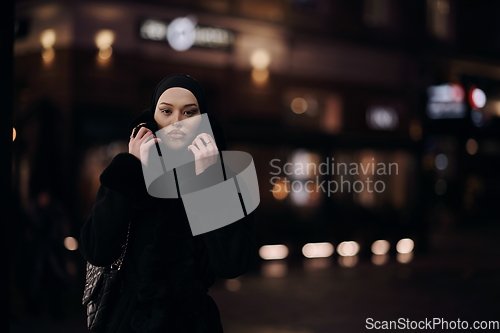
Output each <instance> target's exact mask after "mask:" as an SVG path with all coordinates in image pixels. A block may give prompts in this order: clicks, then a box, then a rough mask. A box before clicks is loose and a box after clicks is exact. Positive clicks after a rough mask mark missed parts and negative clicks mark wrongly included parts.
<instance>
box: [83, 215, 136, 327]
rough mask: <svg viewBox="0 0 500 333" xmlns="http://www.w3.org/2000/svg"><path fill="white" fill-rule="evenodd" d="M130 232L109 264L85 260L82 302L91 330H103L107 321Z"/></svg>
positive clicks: (119, 289)
mask: <svg viewBox="0 0 500 333" xmlns="http://www.w3.org/2000/svg"><path fill="white" fill-rule="evenodd" d="M129 234H130V222H129V224H128V232H127V240H126V241H125V244H123V245H122V252H121V254H120V257H119V258H118V259H117V260H115V262H114V263H113V264H112V265H111V266H106V267H102V266H94V265H92V264H91V263H89V262H88V261H87V274H86V279H85V289H84V291H83V298H82V304H83V305H86V306H87V328H88V329H89V330H90V331H92V332H104V330H105V328H106V324H107V321H108V319H109V317H110V314H111V312H112V309H113V307H114V305H115V302H116V300H117V298H118V296H119V294H120V291H121V283H120V278H119V273H120V269H121V267H122V263H123V259H124V258H125V252H126V251H127V245H128V238H129Z"/></svg>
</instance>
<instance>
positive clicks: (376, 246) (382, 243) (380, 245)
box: [372, 239, 390, 254]
mask: <svg viewBox="0 0 500 333" xmlns="http://www.w3.org/2000/svg"><path fill="white" fill-rule="evenodd" d="M389 248H390V244H389V242H388V241H386V240H383V239H381V240H377V241H375V242H373V244H372V252H373V254H386V253H387V252H388V251H389Z"/></svg>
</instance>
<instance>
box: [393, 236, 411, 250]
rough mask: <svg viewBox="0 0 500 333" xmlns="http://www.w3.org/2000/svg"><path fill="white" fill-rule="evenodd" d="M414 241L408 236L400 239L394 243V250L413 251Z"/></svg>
mask: <svg viewBox="0 0 500 333" xmlns="http://www.w3.org/2000/svg"><path fill="white" fill-rule="evenodd" d="M413 246H414V243H413V241H412V240H411V239H410V238H403V239H401V240H400V241H399V242H398V244H397V245H396V250H397V251H398V252H399V253H410V252H411V251H413Z"/></svg>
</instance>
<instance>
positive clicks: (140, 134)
mask: <svg viewBox="0 0 500 333" xmlns="http://www.w3.org/2000/svg"><path fill="white" fill-rule="evenodd" d="M148 132H151V130H150V129H149V128H147V127H144V126H143V127H141V128H140V129H139V132H138V133H137V135H136V136H135V138H136V139H142V138H143V137H144V135H146V133H148Z"/></svg>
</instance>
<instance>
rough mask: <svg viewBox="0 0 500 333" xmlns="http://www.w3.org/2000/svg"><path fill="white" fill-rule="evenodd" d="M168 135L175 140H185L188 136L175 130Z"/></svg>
mask: <svg viewBox="0 0 500 333" xmlns="http://www.w3.org/2000/svg"><path fill="white" fill-rule="evenodd" d="M168 135H170V137H171V138H174V139H183V138H184V137H185V136H186V134H185V133H184V132H182V131H175V130H174V131H170V132H169V133H168Z"/></svg>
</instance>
